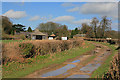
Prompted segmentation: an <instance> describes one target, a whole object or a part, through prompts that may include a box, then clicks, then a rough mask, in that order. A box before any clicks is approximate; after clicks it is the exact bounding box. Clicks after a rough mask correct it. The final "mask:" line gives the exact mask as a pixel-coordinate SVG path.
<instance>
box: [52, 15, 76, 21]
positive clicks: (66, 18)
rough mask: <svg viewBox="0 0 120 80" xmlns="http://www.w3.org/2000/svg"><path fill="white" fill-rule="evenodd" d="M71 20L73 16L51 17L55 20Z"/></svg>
mask: <svg viewBox="0 0 120 80" xmlns="http://www.w3.org/2000/svg"><path fill="white" fill-rule="evenodd" d="M72 20H74V17H73V16H59V17H57V18H55V19H53V21H55V22H71V21H72Z"/></svg>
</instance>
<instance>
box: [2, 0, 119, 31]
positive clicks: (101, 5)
mask: <svg viewBox="0 0 120 80" xmlns="http://www.w3.org/2000/svg"><path fill="white" fill-rule="evenodd" d="M9 1H10V0H9ZM11 1H13V2H8V1H7V0H5V1H4V2H3V3H2V15H4V16H7V17H9V18H10V19H11V21H12V22H13V23H20V24H23V25H25V26H26V27H27V28H28V27H29V26H30V27H31V28H32V29H35V28H36V27H37V26H38V25H39V24H40V23H42V22H44V23H45V22H48V21H53V22H57V23H60V24H65V25H67V26H68V28H69V29H74V28H75V27H80V26H81V24H82V23H88V24H89V23H90V21H91V19H92V18H93V17H97V18H98V19H99V20H101V18H102V17H103V16H108V18H109V19H111V20H112V29H113V30H117V29H118V25H117V24H118V23H117V22H118V4H117V1H118V0H97V1H99V2H95V1H96V0H82V1H85V2H78V1H79V0H76V1H77V2H72V1H73V0H66V1H69V2H45V1H47V0H45V1H44V2H31V0H27V1H28V2H26V0H22V2H14V0H11ZM18 1H19V0H18ZM35 1H37V0H35ZM53 1H54V0H53ZM70 1H71V2H70ZM74 1H75V0H74ZM87 1H90V2H87ZM92 1H93V2H92ZM101 1H103V2H101ZM108 1H111V2H108Z"/></svg>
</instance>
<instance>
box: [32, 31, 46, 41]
mask: <svg viewBox="0 0 120 80" xmlns="http://www.w3.org/2000/svg"><path fill="white" fill-rule="evenodd" d="M46 37H47V35H46V34H44V33H42V32H40V31H39V30H38V29H36V30H35V31H34V32H32V33H31V39H33V40H35V39H38V40H43V39H46Z"/></svg>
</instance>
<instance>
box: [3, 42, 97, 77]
mask: <svg viewBox="0 0 120 80" xmlns="http://www.w3.org/2000/svg"><path fill="white" fill-rule="evenodd" d="M94 48H95V46H94V45H93V44H91V43H88V42H85V45H84V46H82V47H76V48H72V49H70V50H66V51H63V52H60V53H55V54H47V55H45V56H37V57H36V58H31V59H29V63H18V62H12V63H8V64H7V65H3V78H20V77H24V76H26V75H28V74H30V73H33V72H34V71H37V70H40V69H42V68H44V67H48V66H50V65H53V64H61V63H63V62H64V61H66V60H67V59H72V58H74V57H77V56H80V55H82V54H84V53H86V52H89V51H91V50H93V49H94Z"/></svg>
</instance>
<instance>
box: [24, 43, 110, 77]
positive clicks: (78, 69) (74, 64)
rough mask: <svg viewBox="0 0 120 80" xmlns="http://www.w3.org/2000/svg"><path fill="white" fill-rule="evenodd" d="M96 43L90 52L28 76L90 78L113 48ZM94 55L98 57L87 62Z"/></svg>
mask: <svg viewBox="0 0 120 80" xmlns="http://www.w3.org/2000/svg"><path fill="white" fill-rule="evenodd" d="M94 45H96V49H95V50H94V51H91V52H90V53H87V54H84V55H82V56H78V57H76V58H74V59H71V60H68V61H66V62H64V63H62V64H61V65H53V66H49V67H48V68H44V69H41V70H39V71H36V72H34V73H32V74H30V75H28V76H26V78H89V77H90V76H91V74H92V72H93V71H95V70H96V69H97V68H98V67H99V66H100V65H101V64H103V63H104V60H105V59H106V58H107V56H108V55H110V54H111V50H110V49H109V48H108V47H107V46H104V45H101V44H95V43H94ZM93 55H96V57H95V58H94V59H93V60H91V61H89V62H88V63H85V62H86V60H87V59H89V58H90V57H91V56H93Z"/></svg>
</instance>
